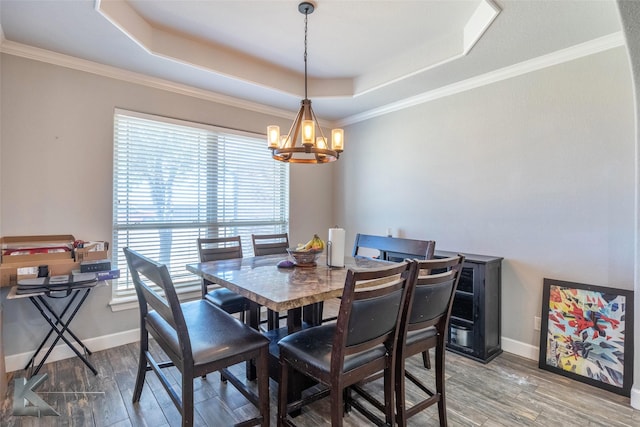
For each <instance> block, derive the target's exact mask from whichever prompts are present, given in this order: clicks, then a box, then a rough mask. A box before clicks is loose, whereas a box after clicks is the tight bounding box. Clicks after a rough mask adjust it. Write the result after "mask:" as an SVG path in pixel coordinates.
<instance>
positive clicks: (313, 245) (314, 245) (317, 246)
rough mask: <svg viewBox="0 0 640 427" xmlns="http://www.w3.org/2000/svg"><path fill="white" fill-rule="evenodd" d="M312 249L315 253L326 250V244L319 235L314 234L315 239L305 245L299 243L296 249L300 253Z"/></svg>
mask: <svg viewBox="0 0 640 427" xmlns="http://www.w3.org/2000/svg"><path fill="white" fill-rule="evenodd" d="M312 249H313V250H314V251H321V250H323V249H324V242H323V241H322V239H321V238H320V237H318V235H317V234H314V235H313V238H311V240H309V241H308V242H307V243H305V244H302V243H298V247H297V248H296V250H298V251H310V250H312Z"/></svg>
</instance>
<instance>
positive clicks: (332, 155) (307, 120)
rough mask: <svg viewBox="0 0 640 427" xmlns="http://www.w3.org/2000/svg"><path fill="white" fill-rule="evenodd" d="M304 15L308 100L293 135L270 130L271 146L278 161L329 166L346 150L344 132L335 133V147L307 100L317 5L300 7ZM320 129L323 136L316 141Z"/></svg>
mask: <svg viewBox="0 0 640 427" xmlns="http://www.w3.org/2000/svg"><path fill="white" fill-rule="evenodd" d="M298 10H299V11H300V13H303V14H304V99H303V100H302V101H301V106H300V111H299V112H298V115H297V116H296V118H295V120H294V121H293V124H292V125H291V128H290V129H289V133H288V134H287V135H286V136H280V127H279V126H268V127H267V144H268V147H269V149H270V150H271V154H272V156H273V158H274V159H276V160H279V161H281V162H289V163H329V162H334V161H336V160H338V158H339V157H340V153H342V151H343V150H344V131H343V130H342V129H333V130H332V131H331V147H329V145H328V142H327V138H326V137H325V136H324V133H323V132H322V128H321V127H320V125H319V123H318V119H317V118H316V114H315V113H314V112H313V109H312V108H311V100H310V99H308V98H307V17H308V15H309V14H310V13H313V10H314V5H313V3H309V2H302V3H300V4H299V5H298ZM316 126H317V127H318V133H319V136H318V137H316Z"/></svg>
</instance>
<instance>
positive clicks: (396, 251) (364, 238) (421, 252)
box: [352, 233, 436, 262]
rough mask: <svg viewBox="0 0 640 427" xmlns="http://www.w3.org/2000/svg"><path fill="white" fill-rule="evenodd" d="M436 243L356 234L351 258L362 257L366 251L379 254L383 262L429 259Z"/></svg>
mask: <svg viewBox="0 0 640 427" xmlns="http://www.w3.org/2000/svg"><path fill="white" fill-rule="evenodd" d="M435 248H436V242H435V241H433V240H415V239H404V238H399V237H388V236H375V235H371V234H361V233H358V234H356V239H355V241H354V245H353V252H352V256H354V257H355V256H363V255H362V254H363V252H365V251H366V250H367V249H369V250H375V251H378V252H379V255H378V258H380V259H382V260H385V261H395V262H399V261H402V260H404V259H407V258H411V259H431V258H433V254H434V253H435Z"/></svg>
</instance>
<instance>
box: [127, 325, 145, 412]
mask: <svg viewBox="0 0 640 427" xmlns="http://www.w3.org/2000/svg"><path fill="white" fill-rule="evenodd" d="M143 329H144V327H143ZM147 351H149V335H148V333H147V331H146V330H143V331H141V336H140V355H139V356H138V375H137V377H136V385H135V388H134V389H133V398H132V399H131V400H132V401H133V403H136V402H139V401H140V395H141V394H142V387H143V386H144V378H145V376H146V374H147Z"/></svg>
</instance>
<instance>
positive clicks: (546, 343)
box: [539, 279, 633, 396]
mask: <svg viewBox="0 0 640 427" xmlns="http://www.w3.org/2000/svg"><path fill="white" fill-rule="evenodd" d="M541 319H542V325H541V326H542V327H541V333H540V358H539V366H540V368H542V369H547V370H550V371H553V372H556V373H559V374H561V375H565V376H567V377H570V378H573V379H576V380H579V381H582V382H586V383H588V384H591V385H594V386H596V387H600V388H604V389H607V390H609V391H613V392H615V393H618V394H622V395H625V396H629V394H630V390H631V383H632V379H633V372H632V370H633V292H632V291H626V290H622V289H615V288H607V287H602V286H592V285H584V284H579V283H571V282H563V281H558V280H553V279H544V289H543V301H542V316H541Z"/></svg>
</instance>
